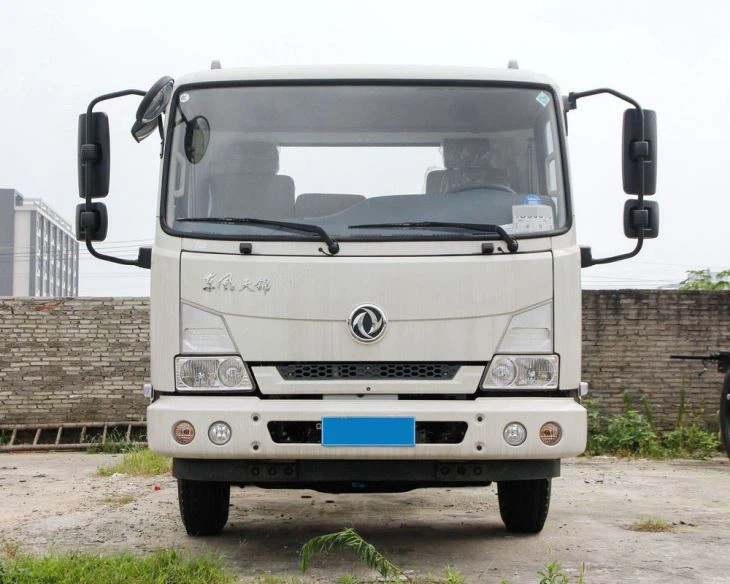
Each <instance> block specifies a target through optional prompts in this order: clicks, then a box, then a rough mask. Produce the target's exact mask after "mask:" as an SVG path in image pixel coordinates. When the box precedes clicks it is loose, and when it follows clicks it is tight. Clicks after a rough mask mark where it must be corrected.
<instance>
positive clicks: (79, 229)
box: [76, 203, 109, 241]
mask: <svg viewBox="0 0 730 584" xmlns="http://www.w3.org/2000/svg"><path fill="white" fill-rule="evenodd" d="M108 224H109V218H108V215H107V212H106V205H105V204H104V203H91V211H87V210H86V203H81V204H80V205H76V239H77V240H78V241H86V236H87V235H88V236H89V239H91V241H104V240H105V239H106V231H107V226H108Z"/></svg>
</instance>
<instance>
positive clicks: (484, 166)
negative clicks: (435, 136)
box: [426, 138, 510, 195]
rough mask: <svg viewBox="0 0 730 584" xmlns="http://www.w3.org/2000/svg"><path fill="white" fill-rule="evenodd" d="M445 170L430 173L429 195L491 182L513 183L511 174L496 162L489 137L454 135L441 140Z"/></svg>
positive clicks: (475, 186) (427, 186) (456, 190)
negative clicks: (498, 166) (455, 136)
mask: <svg viewBox="0 0 730 584" xmlns="http://www.w3.org/2000/svg"><path fill="white" fill-rule="evenodd" d="M441 153H442V154H443V157H444V166H445V167H446V169H445V170H432V171H431V172H429V173H428V174H427V175H426V194H427V195H443V194H446V193H457V192H459V191H464V190H466V189H471V188H479V187H483V186H486V185H490V184H498V185H505V186H507V185H509V182H510V181H509V173H508V172H507V171H505V170H503V169H500V168H496V167H495V166H493V165H492V162H491V159H492V147H491V144H490V143H489V140H487V139H486V138H450V139H446V140H444V141H443V142H442V143H441Z"/></svg>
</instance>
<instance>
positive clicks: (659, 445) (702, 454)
mask: <svg viewBox="0 0 730 584" xmlns="http://www.w3.org/2000/svg"><path fill="white" fill-rule="evenodd" d="M681 401H682V402H683V401H684V400H681ZM641 402H642V406H643V409H644V413H643V414H642V413H639V412H637V411H636V410H635V409H634V407H633V401H632V399H631V396H630V395H629V394H628V393H625V394H624V408H625V411H624V413H622V414H617V415H613V416H605V415H603V414H601V412H600V411H599V410H598V402H597V400H595V399H587V400H584V402H583V403H584V405H585V406H586V409H587V410H588V445H587V448H586V454H588V455H589V456H591V455H592V456H595V455H601V454H608V455H614V456H641V457H645V458H683V457H689V458H701V459H702V458H709V457H710V456H712V455H713V454H715V453H716V452H717V451H718V449H719V448H720V441H719V440H718V437H717V431H713V430H710V429H707V428H705V427H703V426H702V425H701V424H698V423H697V422H692V423H691V424H689V425H684V421H683V420H684V409H685V407H684V403H682V404H681V407H680V412H681V413H680V415H679V416H678V417H677V426H676V428H675V429H674V430H672V431H671V432H666V433H661V432H659V431H658V430H656V428H655V427H654V422H653V416H652V412H651V407H650V405H649V403H648V401H647V400H646V397H643V398H642V400H641Z"/></svg>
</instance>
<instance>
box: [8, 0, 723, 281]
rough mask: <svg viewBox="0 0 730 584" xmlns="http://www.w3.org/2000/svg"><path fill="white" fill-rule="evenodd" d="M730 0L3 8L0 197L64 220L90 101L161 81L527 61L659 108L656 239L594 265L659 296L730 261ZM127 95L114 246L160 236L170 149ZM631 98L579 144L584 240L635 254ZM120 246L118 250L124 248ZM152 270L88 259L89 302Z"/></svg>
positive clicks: (594, 113)
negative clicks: (627, 170) (333, 67)
mask: <svg viewBox="0 0 730 584" xmlns="http://www.w3.org/2000/svg"><path fill="white" fill-rule="evenodd" d="M729 18H730V3H727V2H703V1H695V2H692V3H688V2H686V1H685V2H679V1H676V0H665V1H654V2H648V1H647V2H637V1H636V0H632V1H628V2H626V1H619V0H610V1H605V2H598V1H592V2H575V1H574V0H573V1H570V2H568V1H562V0H552V1H550V2H517V1H512V2H487V1H475V2H463V1H456V0H450V1H449V2H444V1H443V0H441V1H439V2H428V1H425V0H420V1H414V2H410V1H400V2H396V1H394V0H390V1H387V2H381V1H375V0H368V1H367V2H362V1H358V2H349V1H344V0H339V1H335V2H324V1H316V0H300V1H285V0H278V1H275V2H269V3H266V2H260V1H256V2H244V1H240V0H239V1H231V2H219V1H214V0H206V1H204V2H202V1H197V2H190V1H184V0H174V1H166V2H153V1H151V0H146V1H137V0H124V1H120V0H116V1H113V0H112V1H108V2H98V3H93V2H88V1H86V2H76V1H73V2H72V1H64V0H52V1H46V0H1V1H0V71H2V81H0V115H1V116H2V117H1V118H0V119H1V120H2V121H1V122H0V128H2V129H3V138H2V139H0V187H11V188H15V189H17V190H18V191H20V192H21V193H23V194H24V195H26V196H28V197H41V198H43V199H44V200H45V201H46V202H47V203H49V204H50V205H51V206H53V207H54V208H55V209H56V210H58V211H59V212H60V213H61V214H62V215H63V216H65V217H66V218H67V219H68V220H69V221H70V222H72V220H73V209H74V206H75V205H76V204H77V203H78V202H80V199H78V187H77V178H76V131H77V130H76V126H77V116H78V114H79V113H81V112H82V111H83V110H85V108H86V105H87V104H88V102H89V100H90V99H91V98H93V97H95V96H96V95H99V94H101V93H106V92H109V91H115V90H118V89H124V88H129V87H134V88H140V89H147V88H148V87H149V85H151V83H152V82H153V81H155V80H156V79H157V78H158V77H160V76H162V75H164V74H169V75H172V76H173V77H177V76H180V75H182V74H184V73H187V72H190V71H195V70H199V69H205V68H207V67H208V66H209V64H210V61H211V60H212V59H220V60H221V61H222V63H223V66H224V67H227V66H228V67H232V66H247V65H286V64H329V63H375V64H378V63H396V64H401V63H405V64H442V65H468V66H485V67H502V66H506V64H507V61H508V60H509V59H517V60H518V61H519V62H520V66H521V67H522V68H524V69H530V70H533V71H538V72H541V73H546V74H548V75H550V76H551V77H553V78H554V79H556V80H557V81H558V83H559V84H560V86H561V88H562V90H563V92H564V93H566V94H567V92H568V91H577V90H583V89H589V88H594V87H601V86H609V87H613V88H615V89H618V90H619V91H623V92H625V93H628V94H629V95H631V96H632V97H635V98H636V99H637V100H639V102H640V103H641V104H642V105H643V106H645V107H647V108H651V109H655V110H657V115H658V123H659V181H658V187H657V191H658V194H657V195H656V200H657V201H659V202H660V205H661V234H660V238H659V239H657V240H653V241H648V242H647V244H646V246H645V251H644V252H642V254H641V255H640V256H639V257H638V258H636V259H634V260H629V261H625V262H621V263H617V264H613V265H610V266H605V267H594V268H589V269H587V270H584V271H583V278H584V286H585V287H655V286H659V285H662V284H668V283H671V282H676V281H678V280H681V279H682V278H683V276H684V273H685V270H686V269H688V268H699V267H711V268H714V269H719V268H727V267H730V237H729V236H728V220H729V217H730V213H728V211H730V203H729V202H728V197H730V189H729V188H728V179H727V176H728V167H729V166H730V146H729V145H728V141H729V137H730V40H728V39H729V37H728V32H727V23H728V19H729ZM136 106H137V102H136V101H135V100H134V98H127V99H126V100H116V101H115V102H111V103H109V104H108V105H106V106H105V107H104V108H103V109H104V110H105V111H107V113H108V114H109V115H110V118H111V126H112V172H111V176H112V180H111V194H110V196H109V197H107V199H105V203H106V204H107V206H108V207H109V212H110V229H109V235H108V238H107V241H108V242H109V243H108V245H105V246H104V247H106V248H107V249H110V250H113V249H122V250H124V251H125V255H126V256H128V257H129V256H131V255H135V254H134V253H132V252H131V249H132V248H133V247H134V246H136V245H138V244H141V243H145V242H151V241H152V238H153V234H154V221H155V219H154V215H155V209H156V197H157V192H156V191H157V180H158V166H159V158H158V148H159V141H157V140H155V139H153V138H151V139H149V140H147V141H146V142H144V143H143V144H141V145H137V144H136V143H135V142H134V141H133V140H132V138H131V136H130V134H129V128H130V127H131V123H132V121H133V117H134V111H135V110H136ZM623 109H624V107H623V105H621V103H620V102H618V101H616V100H612V99H610V98H608V97H599V98H593V99H591V100H582V101H581V102H579V109H578V110H577V111H575V112H572V113H571V114H570V122H569V123H570V136H569V147H570V155H571V170H572V178H573V196H574V204H575V207H576V221H577V226H578V239H579V242H580V243H581V244H585V245H591V246H592V247H593V251H594V255H596V256H603V255H608V254H610V253H618V252H623V251H627V250H628V249H629V248H630V247H631V246H632V244H633V242H632V241H629V240H626V239H624V237H623V231H622V219H621V213H622V208H623V203H624V200H625V195H624V194H623V191H622V188H621V169H620V134H621V112H622V111H623ZM113 242H122V243H117V244H116V245H115V244H114V243H113ZM148 290H149V273H148V272H146V271H143V270H140V269H138V268H131V267H130V268H128V267H122V266H113V265H111V264H108V263H105V262H101V261H97V260H94V259H92V258H90V257H88V256H87V254H82V258H81V283H80V291H81V294H82V295H146V294H147V293H148Z"/></svg>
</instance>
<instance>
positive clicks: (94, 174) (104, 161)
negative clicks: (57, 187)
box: [78, 112, 109, 198]
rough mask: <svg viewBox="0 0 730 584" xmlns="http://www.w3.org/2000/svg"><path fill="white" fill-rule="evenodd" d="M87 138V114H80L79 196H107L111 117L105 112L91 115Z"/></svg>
mask: <svg viewBox="0 0 730 584" xmlns="http://www.w3.org/2000/svg"><path fill="white" fill-rule="evenodd" d="M90 129H91V132H90V133H89V136H88V138H87V136H86V132H87V114H81V115H80V116H79V142H78V144H79V146H78V148H79V150H78V169H79V196H80V197H81V198H86V197H87V196H89V197H92V198H100V197H106V196H107V194H109V118H108V117H107V115H106V114H105V113H104V112H94V113H93V114H92V115H91V128H90Z"/></svg>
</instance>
